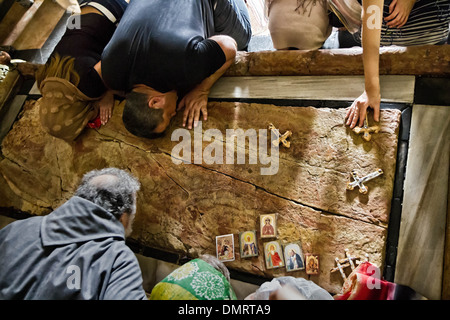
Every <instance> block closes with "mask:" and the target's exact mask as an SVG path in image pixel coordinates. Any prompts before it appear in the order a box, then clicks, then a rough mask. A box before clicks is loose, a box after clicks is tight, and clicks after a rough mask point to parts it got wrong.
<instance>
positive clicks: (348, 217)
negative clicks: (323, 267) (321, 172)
mask: <svg viewBox="0 0 450 320" xmlns="http://www.w3.org/2000/svg"><path fill="white" fill-rule="evenodd" d="M97 132H98V131H97ZM98 133H99V132H98ZM99 134H100V135H103V134H101V133H99ZM103 136H105V135H103ZM105 137H107V136H105ZM113 140H116V142H118V141H119V140H117V139H113ZM120 141H121V142H122V143H124V144H126V145H129V146H131V147H134V148H136V149H138V150H142V151H145V152H146V153H149V154H150V156H151V154H152V153H159V154H164V155H166V156H168V157H170V158H174V159H177V160H181V161H183V159H179V158H177V157H174V156H173V155H172V154H171V153H168V152H167V151H164V150H161V149H158V152H156V151H155V150H145V149H143V148H140V147H139V146H136V145H133V144H130V143H127V142H125V141H123V140H120ZM222 142H223V141H222ZM152 159H153V160H155V162H156V163H157V164H158V165H159V166H160V167H161V168H162V169H163V170H164V173H165V174H166V175H167V177H168V178H169V179H171V180H172V181H173V182H174V183H175V184H176V185H178V186H179V187H180V188H181V189H182V190H183V191H184V192H186V193H187V194H188V195H189V191H187V190H186V189H185V188H183V187H182V186H181V185H180V184H179V183H178V182H177V181H175V180H174V179H173V178H172V177H170V176H169V175H168V174H167V172H166V171H165V169H164V167H163V166H162V165H161V164H160V163H159V162H158V161H157V160H156V159H155V158H154V157H152ZM288 161H289V160H288ZM290 162H295V161H290ZM295 163H297V162H295ZM191 164H192V165H195V166H198V167H201V168H203V169H205V170H209V171H212V172H216V173H218V174H221V175H224V176H227V177H229V178H231V179H233V180H236V181H240V182H242V183H247V184H249V185H252V186H253V187H255V189H259V190H262V191H263V192H266V193H268V194H270V195H273V196H276V197H278V198H281V199H284V200H287V201H292V202H294V203H295V204H299V205H301V206H304V207H307V208H310V209H312V210H315V211H319V212H320V213H321V214H328V215H331V216H337V217H343V218H347V219H351V220H355V221H359V222H362V223H367V224H370V225H375V226H378V227H382V228H386V224H385V223H383V222H382V221H378V220H376V221H373V222H370V221H364V220H362V219H359V218H355V217H351V216H347V215H344V214H340V213H335V212H329V211H326V210H323V209H320V208H317V207H315V206H313V205H310V204H305V203H302V202H301V201H298V200H294V199H290V198H287V197H285V196H282V195H279V194H276V193H274V192H271V191H269V190H267V189H266V188H264V187H261V186H258V185H256V184H254V183H252V182H250V181H246V180H242V179H239V178H237V177H234V176H232V175H230V174H227V173H224V172H221V171H218V170H216V169H212V168H208V167H205V166H203V165H201V164H196V163H191ZM306 164H307V163H306ZM307 165H309V164H307ZM310 166H311V165H310ZM311 167H314V166H311ZM318 168H322V169H325V170H329V171H335V172H337V173H339V174H348V172H347V173H343V172H340V171H337V170H334V169H327V168H323V167H320V166H318Z"/></svg>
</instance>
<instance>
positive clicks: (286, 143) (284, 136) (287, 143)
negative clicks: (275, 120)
mask: <svg viewBox="0 0 450 320" xmlns="http://www.w3.org/2000/svg"><path fill="white" fill-rule="evenodd" d="M269 129H270V130H271V131H272V132H273V133H274V134H275V135H276V136H277V140H273V141H272V143H273V145H274V146H278V145H279V144H280V143H282V144H283V145H284V146H285V147H286V148H289V147H290V146H291V142H290V141H287V138H289V137H290V136H292V131H290V130H288V131H286V132H285V133H284V134H282V135H281V134H280V132H279V131H278V129H277V128H275V126H274V125H273V124H272V123H269Z"/></svg>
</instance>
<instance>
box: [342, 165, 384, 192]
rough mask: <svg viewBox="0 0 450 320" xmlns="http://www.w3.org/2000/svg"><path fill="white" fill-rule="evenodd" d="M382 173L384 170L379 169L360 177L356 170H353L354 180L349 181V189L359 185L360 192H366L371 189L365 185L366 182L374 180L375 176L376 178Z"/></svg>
mask: <svg viewBox="0 0 450 320" xmlns="http://www.w3.org/2000/svg"><path fill="white" fill-rule="evenodd" d="M382 174H383V170H381V169H378V170H377V171H374V172H372V173H369V174H368V175H367V176H365V177H362V178H360V177H358V174H357V173H356V170H352V176H353V180H354V181H351V182H347V190H353V189H354V188H355V187H359V192H361V193H362V194H366V193H367V192H368V191H369V188H367V187H366V186H365V185H364V182H367V181H369V180H372V179H373V178H376V177H378V176H380V175H382Z"/></svg>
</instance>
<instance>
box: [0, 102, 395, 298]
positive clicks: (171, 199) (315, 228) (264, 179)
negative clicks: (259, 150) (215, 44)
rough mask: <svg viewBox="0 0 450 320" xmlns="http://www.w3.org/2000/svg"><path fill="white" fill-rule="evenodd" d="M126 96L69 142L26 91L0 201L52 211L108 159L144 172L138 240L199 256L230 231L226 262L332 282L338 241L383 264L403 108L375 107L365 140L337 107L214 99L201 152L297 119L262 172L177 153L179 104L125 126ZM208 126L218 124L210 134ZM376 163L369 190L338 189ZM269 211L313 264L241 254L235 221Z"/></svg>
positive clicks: (0, 165)
mask: <svg viewBox="0 0 450 320" xmlns="http://www.w3.org/2000/svg"><path fill="white" fill-rule="evenodd" d="M122 108H123V104H117V105H116V107H115V109H114V113H113V118H112V119H111V120H110V122H109V123H108V124H107V125H106V126H104V127H102V128H101V129H99V130H92V129H89V130H86V131H85V132H84V133H83V134H82V136H81V137H80V138H79V139H78V140H77V141H76V142H74V143H72V144H69V143H66V142H64V141H62V140H58V139H56V138H53V137H51V136H49V135H47V134H46V133H45V132H44V131H43V130H42V128H41V127H40V123H39V121H38V118H37V117H38V110H37V109H38V107H37V104H35V103H33V102H30V103H28V104H27V105H26V107H25V108H24V112H23V114H22V117H21V119H20V120H19V121H18V122H17V123H16V124H15V126H14V127H13V129H12V130H11V131H10V133H9V134H8V135H7V136H6V138H5V139H4V141H3V144H2V151H3V157H4V158H3V159H2V160H1V161H0V173H1V175H2V178H3V179H4V180H5V181H6V186H5V188H4V191H0V195H2V196H1V197H0V206H14V207H16V208H17V209H20V210H23V211H29V212H32V213H33V214H41V215H42V214H47V213H49V212H50V211H51V210H53V209H54V208H56V207H58V206H59V205H61V204H62V203H63V202H64V201H66V200H67V199H68V198H69V197H70V196H71V195H72V194H73V191H74V189H75V188H76V186H77V184H78V182H79V179H80V178H81V176H82V175H83V174H84V173H85V172H87V171H89V170H92V169H95V168H103V167H107V166H115V167H119V168H124V169H129V170H130V171H131V172H132V173H133V174H134V175H136V176H137V177H138V178H139V180H140V182H141V184H142V188H141V191H140V192H139V194H138V206H137V211H138V213H137V216H136V220H135V224H134V231H133V234H132V236H131V237H132V238H133V239H134V240H136V241H138V242H139V243H141V244H143V245H145V246H148V247H154V248H157V249H162V250H166V251H168V252H174V253H177V254H180V255H181V256H188V257H196V256H198V255H199V254H202V253H209V254H215V237H216V236H218V235H222V234H228V233H233V234H235V248H236V250H235V252H236V259H235V261H232V262H226V265H227V266H228V267H229V268H231V269H233V270H237V271H241V272H246V273H251V274H255V275H259V276H264V277H268V278H270V277H273V276H281V275H292V276H296V277H305V278H309V279H311V280H313V281H314V282H316V283H317V284H318V285H320V286H322V287H323V288H325V289H326V290H328V291H329V292H333V293H336V292H338V291H339V290H340V288H341V286H342V279H341V278H340V275H339V274H338V273H332V274H331V273H330V270H331V268H333V267H334V258H335V257H336V256H338V257H343V256H344V249H345V248H349V249H350V250H351V252H352V253H354V254H355V255H360V256H363V255H364V254H365V253H368V254H369V256H370V258H371V261H373V262H374V263H376V264H378V265H380V266H382V265H383V262H384V255H385V253H384V250H385V248H384V247H385V241H386V235H387V228H388V221H389V212H390V200H391V198H392V191H393V180H394V174H395V159H396V157H395V155H396V149H397V143H396V141H397V136H398V127H399V119H400V112H399V111H398V110H383V111H382V113H381V127H382V129H381V132H380V133H379V134H378V135H375V136H374V137H373V138H372V142H371V143H370V144H367V143H365V142H364V141H363V140H362V139H361V137H359V136H356V135H354V134H353V133H352V132H351V131H350V130H348V129H347V128H346V127H345V126H344V124H343V117H344V115H345V110H344V109H329V108H320V109H317V108H312V107H276V106H273V105H262V104H243V103H220V102H211V103H209V112H208V113H209V118H208V120H207V121H206V122H204V123H203V124H202V135H203V137H211V138H212V139H211V141H205V142H204V143H202V145H201V147H200V148H201V152H203V153H205V151H207V150H208V148H211V143H214V145H215V146H216V147H217V148H218V149H216V150H219V148H220V147H222V148H223V150H226V148H225V147H224V140H223V137H222V139H221V138H220V136H219V135H218V133H220V132H223V134H224V135H225V132H226V129H238V128H241V129H243V130H245V131H247V130H250V129H252V128H254V129H256V130H258V129H266V128H267V124H268V121H271V122H273V123H274V124H276V125H277V126H279V128H280V130H281V131H283V132H284V131H285V130H287V129H289V130H292V131H293V136H292V138H291V141H292V142H291V143H292V145H291V148H289V149H283V148H280V157H279V168H278V172H277V174H275V175H265V176H263V175H261V173H260V169H261V168H263V167H267V165H264V164H262V163H260V162H257V163H256V164H250V163H249V160H248V158H247V160H246V162H245V164H237V163H235V164H227V163H224V164H215V163H213V164H207V163H205V162H201V163H199V164H194V163H192V164H188V163H181V164H175V163H174V161H176V160H177V157H176V156H172V151H173V148H174V147H175V146H177V145H178V144H179V143H180V142H181V141H179V140H176V141H171V135H172V133H173V132H175V130H176V129H179V128H180V125H181V120H182V115H181V113H180V114H178V115H177V116H176V117H175V119H174V121H173V122H172V124H171V126H170V127H169V128H168V131H167V134H166V135H165V137H163V138H158V139H154V140H147V139H140V138H137V137H134V136H132V135H130V134H129V133H128V132H127V131H126V129H125V128H124V127H123V124H122V122H121V117H120V115H121V111H122ZM25 128H26V129H25ZM208 129H217V130H218V131H215V132H216V133H217V135H216V136H215V137H213V136H212V135H211V132H212V131H208ZM197 132H198V131H197ZM185 133H186V132H185ZM187 133H189V131H187ZM190 133H191V134H192V135H193V134H194V132H193V131H190ZM207 139H208V138H205V140H207ZM261 141H262V140H261ZM266 142H267V141H266ZM269 142H270V141H269ZM192 143H194V142H192ZM237 150H239V149H238V148H237V147H236V150H235V152H237ZM244 151H245V154H247V155H248V154H250V153H251V152H253V149H252V147H251V146H250V145H249V144H246V146H245V150H244ZM225 154H226V152H225V153H224V155H225ZM235 156H236V158H235V159H237V155H235ZM192 157H195V153H193V154H192ZM191 159H193V158H191ZM194 160H195V159H194ZM378 167H381V168H382V169H383V170H384V174H383V175H382V176H381V177H379V178H377V179H375V180H372V181H371V182H369V183H367V186H368V187H369V189H370V190H369V193H368V194H367V195H362V194H360V193H359V192H358V191H357V190H353V191H346V190H345V186H346V183H347V181H348V179H349V174H350V171H351V169H353V168H355V169H357V170H358V171H360V173H361V174H367V173H369V172H372V171H374V170H375V169H376V168H378ZM6 189H8V190H6ZM17 199H21V200H20V201H19V200H17ZM273 212H277V213H278V214H279V221H278V225H279V240H281V241H282V242H283V243H287V242H291V241H299V240H300V241H301V242H302V248H303V251H304V253H308V252H310V253H315V254H319V255H320V257H321V258H320V263H321V269H320V274H319V275H311V276H308V275H306V273H305V271H296V272H290V273H287V272H286V269H284V268H281V269H271V270H266V269H265V267H264V258H263V255H262V251H261V252H260V255H259V256H258V257H254V258H250V259H241V258H240V256H239V250H238V248H239V244H238V241H237V235H238V233H239V232H241V231H245V230H254V229H257V228H258V219H259V215H260V214H263V213H273ZM258 234H259V233H258ZM262 245H263V241H261V239H259V246H260V248H262Z"/></svg>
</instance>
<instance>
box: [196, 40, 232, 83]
mask: <svg viewBox="0 0 450 320" xmlns="http://www.w3.org/2000/svg"><path fill="white" fill-rule="evenodd" d="M225 37H226V38H224V36H213V37H211V38H210V39H213V40H215V41H216V42H217V43H218V44H219V45H220V47H221V48H222V50H223V52H224V54H225V59H226V61H225V63H224V64H223V65H222V66H221V67H220V68H219V69H218V70H217V71H216V72H214V73H213V74H212V75H210V76H209V77H207V78H205V79H204V80H203V81H202V82H201V83H200V84H199V85H198V86H197V88H199V89H201V90H203V91H208V92H209V90H210V89H211V88H212V86H213V85H214V83H216V81H217V80H219V78H220V77H221V76H222V75H223V74H224V73H225V71H227V69H228V68H229V67H230V66H231V65H232V64H233V63H234V59H235V57H236V52H237V45H236V42H235V41H234V40H233V39H232V38H230V37H227V36H225Z"/></svg>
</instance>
